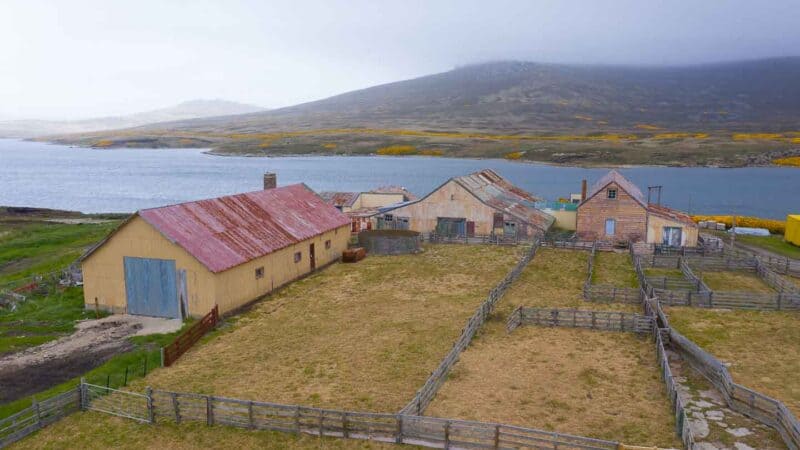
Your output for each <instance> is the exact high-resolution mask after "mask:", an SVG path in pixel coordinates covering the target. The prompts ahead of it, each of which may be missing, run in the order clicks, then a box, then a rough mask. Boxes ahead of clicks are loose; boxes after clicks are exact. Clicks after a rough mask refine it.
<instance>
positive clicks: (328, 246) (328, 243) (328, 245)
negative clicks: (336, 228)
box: [325, 239, 331, 250]
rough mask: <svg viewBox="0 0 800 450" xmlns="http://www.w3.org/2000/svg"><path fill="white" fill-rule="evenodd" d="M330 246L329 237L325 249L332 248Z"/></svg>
mask: <svg viewBox="0 0 800 450" xmlns="http://www.w3.org/2000/svg"><path fill="white" fill-rule="evenodd" d="M330 248H331V240H330V239H328V240H327V241H325V250H330Z"/></svg>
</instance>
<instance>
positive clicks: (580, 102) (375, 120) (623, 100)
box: [148, 58, 800, 132]
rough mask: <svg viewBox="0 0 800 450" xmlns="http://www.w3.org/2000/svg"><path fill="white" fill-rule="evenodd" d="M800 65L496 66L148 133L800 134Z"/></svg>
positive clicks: (783, 61)
mask: <svg viewBox="0 0 800 450" xmlns="http://www.w3.org/2000/svg"><path fill="white" fill-rule="evenodd" d="M798 80H800V58H776V59H766V60H756V61H742V62H729V63H718V64H707V65H695V66H678V67H657V66H652V67H634V66H579V65H559V64H539V63H533V62H516V61H505V62H492V63H485V64H475V65H469V66H464V67H459V68H456V69H453V70H451V71H448V72H444V73H439V74H435V75H428V76H423V77H419V78H415V79H411V80H405V81H398V82H395V83H389V84H384V85H380V86H374V87H370V88H366V89H362V90H357V91H352V92H347V93H344V94H341V95H337V96H334V97H330V98H326V99H324V100H319V101H314V102H310V103H304V104H301V105H297V106H292V107H288V108H281V109H276V110H272V111H267V112H261V113H257V114H250V115H247V116H241V117H220V118H210V119H200V120H189V121H181V122H178V123H170V124H168V125H163V126H162V125H155V126H151V127H148V128H151V129H155V128H167V129H179V130H187V131H188V130H197V131H201V130H206V131H208V130H214V131H223V130H236V131H237V132H247V131H271V130H288V129H307V128H326V127H355V126H382V127H392V128H420V127H421V128H426V129H427V128H431V129H480V130H491V131H496V132H521V131H559V130H561V131H563V130H595V129H596V130H625V129H634V128H635V127H636V125H639V124H649V125H654V126H658V127H662V128H665V129H673V130H705V129H711V130H719V129H724V130H759V131H764V130H777V129H796V128H797V123H798V121H799V120H800V81H798Z"/></svg>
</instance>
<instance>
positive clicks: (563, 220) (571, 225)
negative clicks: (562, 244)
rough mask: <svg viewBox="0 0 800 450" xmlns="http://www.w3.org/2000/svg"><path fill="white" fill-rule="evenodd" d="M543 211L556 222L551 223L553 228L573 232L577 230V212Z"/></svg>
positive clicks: (561, 210)
mask: <svg viewBox="0 0 800 450" xmlns="http://www.w3.org/2000/svg"><path fill="white" fill-rule="evenodd" d="M543 211H544V212H546V213H547V214H550V215H551V216H553V217H555V218H556V221H555V222H553V226H554V227H556V228H560V229H562V230H570V231H575V229H576V228H577V225H578V212H577V211H565V210H563V209H559V210H555V209H549V208H548V209H545V210H543Z"/></svg>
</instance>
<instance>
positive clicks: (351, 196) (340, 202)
mask: <svg viewBox="0 0 800 450" xmlns="http://www.w3.org/2000/svg"><path fill="white" fill-rule="evenodd" d="M359 195H361V193H360V192H333V191H324V192H320V193H319V196H320V197H321V198H322V200H323V201H324V202H325V203H330V204H331V205H333V206H353V203H355V201H356V199H357V198H358V196H359Z"/></svg>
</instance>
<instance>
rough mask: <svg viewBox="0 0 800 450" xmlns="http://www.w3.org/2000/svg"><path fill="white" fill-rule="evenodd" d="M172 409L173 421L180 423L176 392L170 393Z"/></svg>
mask: <svg viewBox="0 0 800 450" xmlns="http://www.w3.org/2000/svg"><path fill="white" fill-rule="evenodd" d="M170 395H171V396H172V409H173V410H174V411H175V423H176V424H178V425H180V424H181V409H180V406H179V405H178V394H176V393H174V392H173V393H172V394H170Z"/></svg>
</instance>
